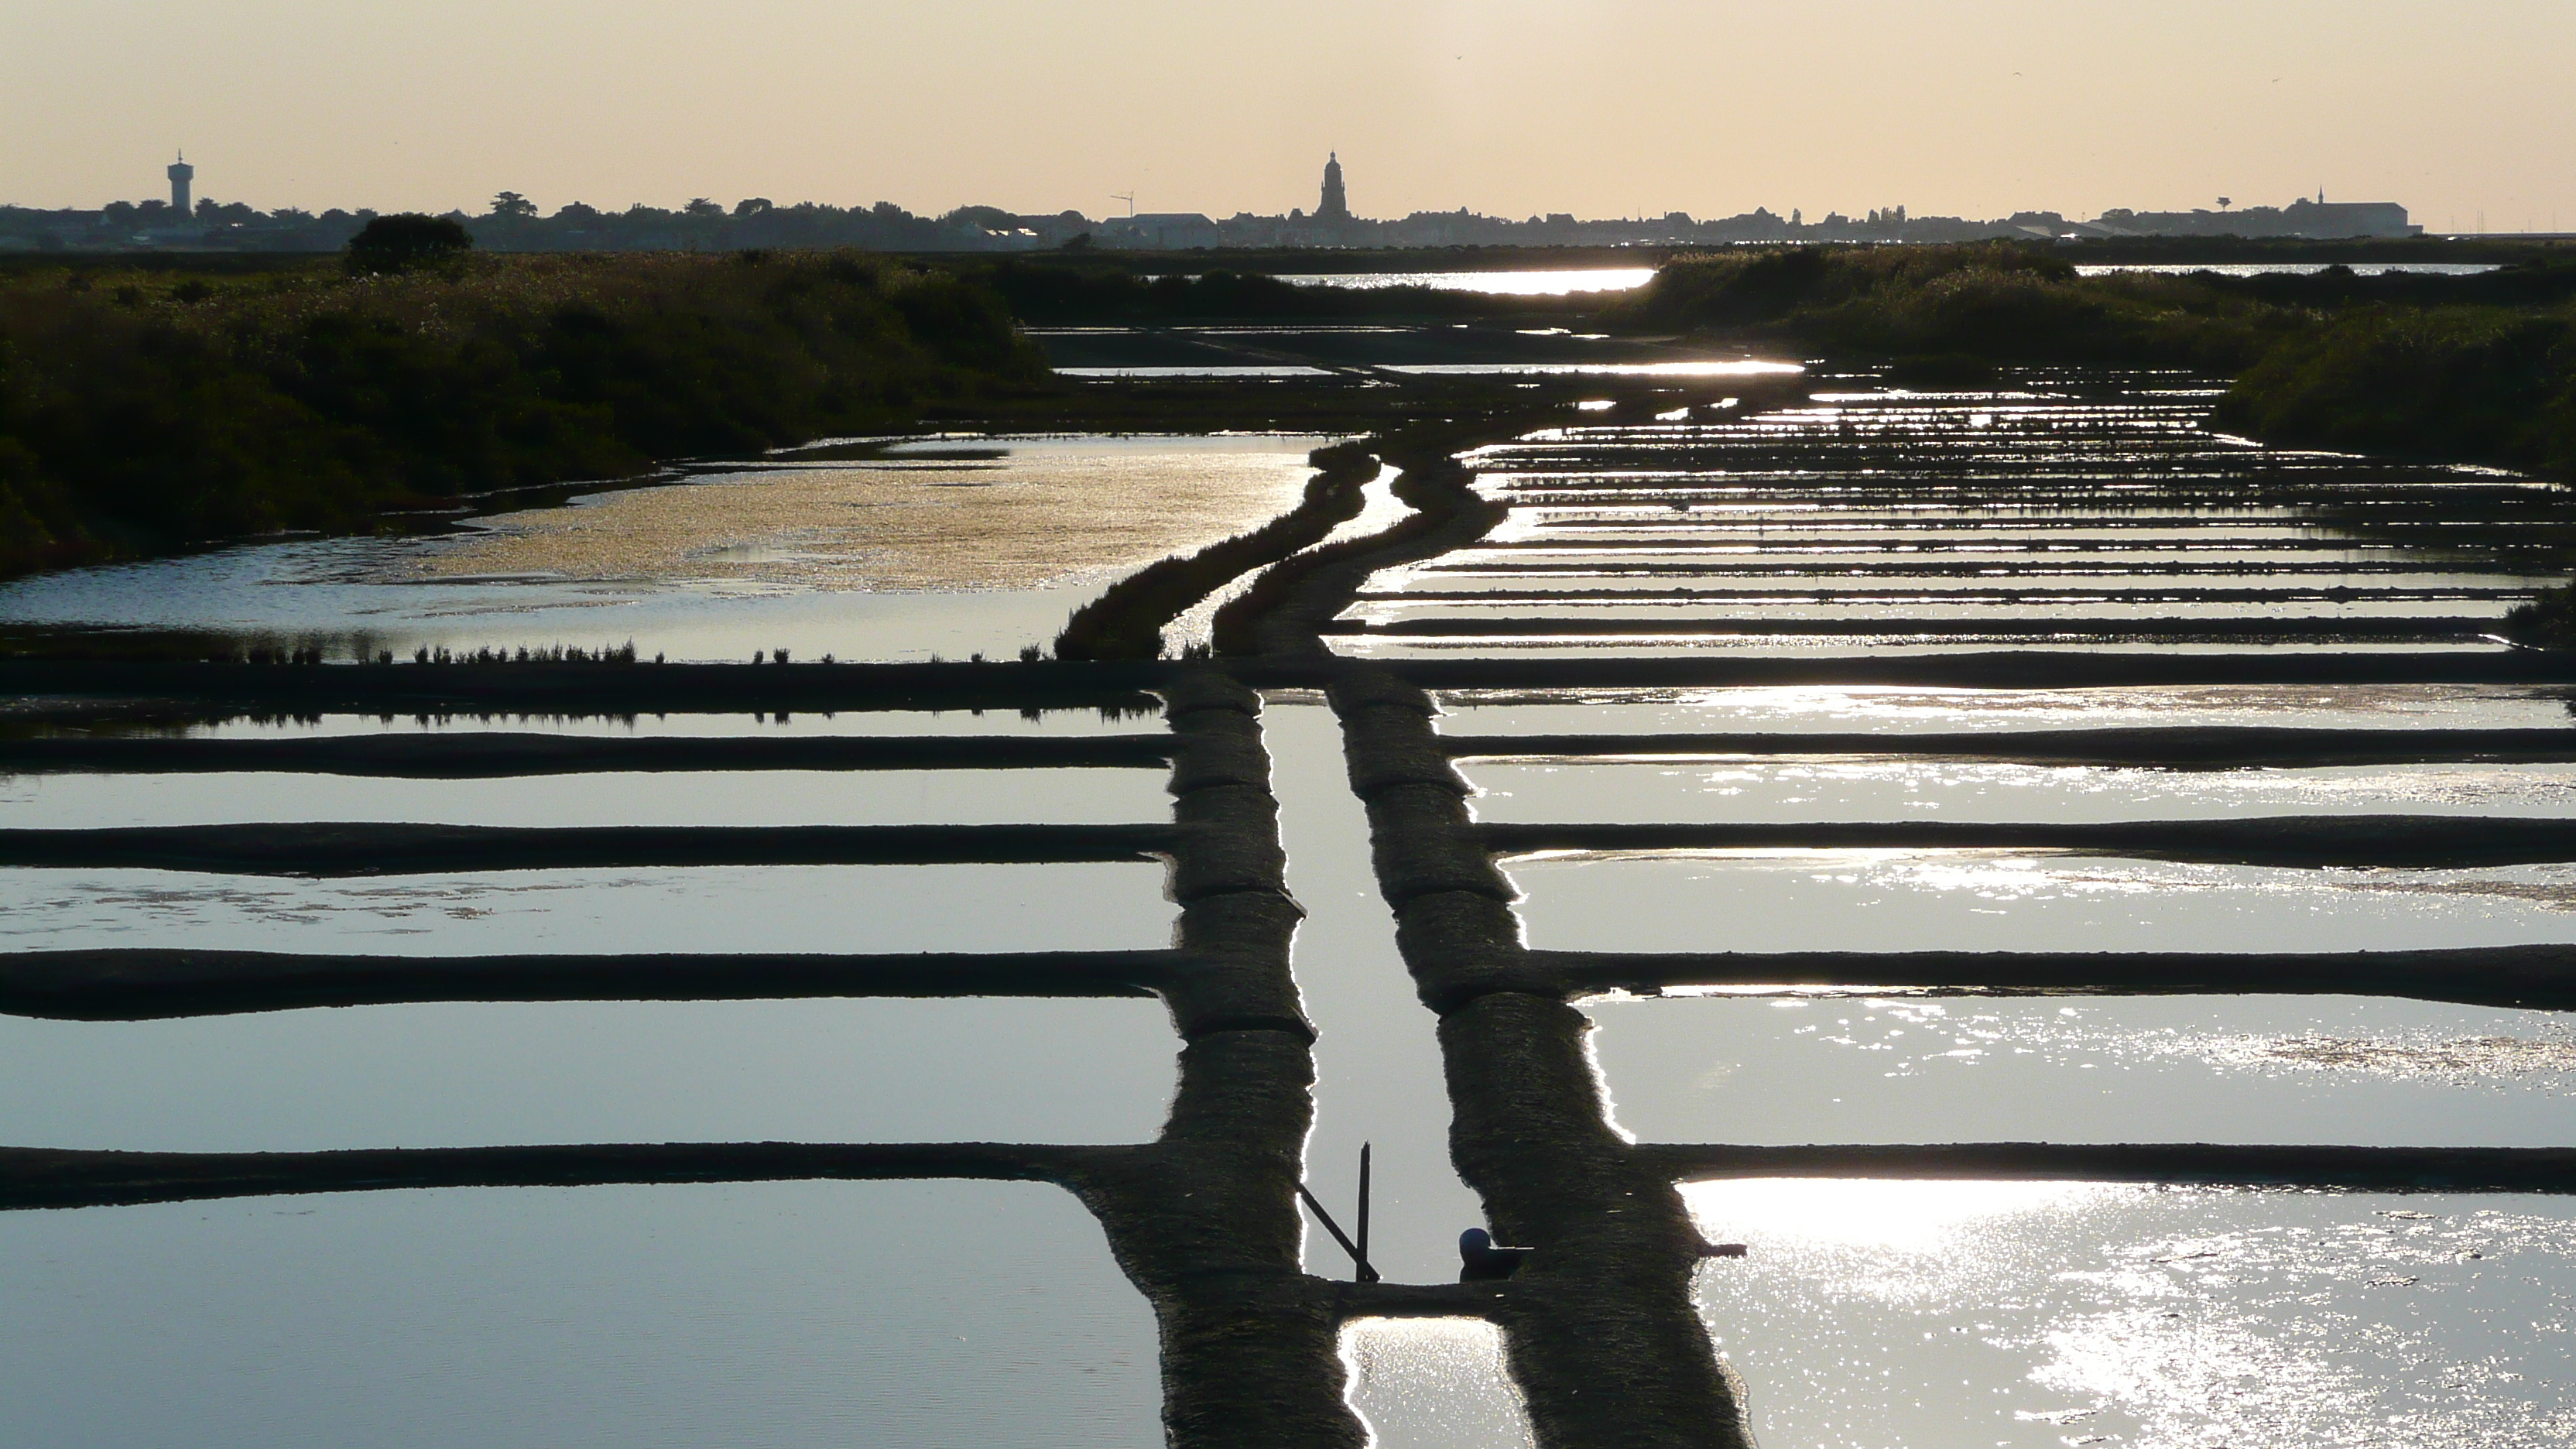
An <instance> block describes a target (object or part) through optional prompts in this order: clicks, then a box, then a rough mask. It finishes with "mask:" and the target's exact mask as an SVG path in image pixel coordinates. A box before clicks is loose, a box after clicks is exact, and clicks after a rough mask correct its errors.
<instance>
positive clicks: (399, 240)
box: [343, 212, 474, 277]
mask: <svg viewBox="0 0 2576 1449" xmlns="http://www.w3.org/2000/svg"><path fill="white" fill-rule="evenodd" d="M472 250H474V234H473V233H472V232H469V231H467V230H466V229H465V224H464V223H463V222H460V221H457V220H455V219H454V218H452V217H444V216H422V215H420V214H419V213H417V212H405V213H403V214H401V215H399V216H380V217H377V218H375V219H374V220H372V221H370V222H368V223H367V224H366V225H365V226H362V227H360V228H358V234H357V235H356V236H353V237H351V238H349V246H348V250H347V251H346V252H345V253H344V254H343V260H344V262H345V263H346V265H347V266H348V268H349V270H350V271H351V272H353V273H355V274H357V275H359V276H366V277H382V276H391V275H394V274H395V273H398V272H417V271H423V270H437V269H440V268H444V267H452V266H454V265H456V264H457V263H459V262H461V261H463V260H464V259H465V254H466V253H467V252H470V251H472Z"/></svg>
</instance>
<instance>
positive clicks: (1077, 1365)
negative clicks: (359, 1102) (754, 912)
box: [0, 1182, 1163, 1449]
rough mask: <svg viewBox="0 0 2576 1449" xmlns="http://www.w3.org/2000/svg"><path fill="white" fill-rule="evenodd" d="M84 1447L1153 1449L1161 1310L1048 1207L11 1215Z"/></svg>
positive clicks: (18, 1337)
mask: <svg viewBox="0 0 2576 1449" xmlns="http://www.w3.org/2000/svg"><path fill="white" fill-rule="evenodd" d="M0 1262H5V1263H7V1264H8V1265H9V1266H8V1270H7V1271H6V1272H5V1273H0V1401H5V1402H6V1403H7V1404H8V1406H9V1407H8V1413H7V1418H8V1423H9V1426H10V1429H9V1433H8V1435H7V1437H8V1438H9V1439H10V1440H11V1441H12V1442H14V1443H21V1444H27V1445H45V1446H61V1449H93V1446H94V1449H130V1446H138V1445H188V1446H192V1449H344V1446H349V1445H357V1444H365V1445H384V1446H398V1449H608V1446H619V1449H630V1446H640V1449H703V1446H706V1445H712V1444H728V1445H759V1446H763V1449H846V1446H849V1445H851V1444H869V1445H884V1446H888V1449H954V1446H957V1445H968V1444H971V1445H979V1446H982V1445H991V1446H996V1449H1060V1446H1063V1445H1067V1444H1080V1445H1084V1446H1099V1449H1152V1446H1158V1445H1160V1444H1161V1443H1162V1442H1163V1437H1162V1426H1161V1422H1160V1419H1161V1414H1160V1400H1161V1391H1160V1390H1161V1386H1160V1382H1159V1375H1158V1372H1157V1368H1156V1346H1155V1335H1154V1321H1153V1315H1152V1312H1151V1311H1150V1310H1149V1309H1148V1307H1147V1306H1146V1303H1145V1300H1144V1298H1143V1297H1142V1296H1141V1295H1139V1294H1138V1293H1137V1292H1136V1290H1135V1289H1134V1288H1133V1287H1131V1286H1129V1284H1128V1283H1127V1281H1126V1280H1125V1279H1124V1278H1123V1277H1121V1276H1120V1275H1119V1272H1118V1270H1117V1268H1116V1266H1115V1265H1114V1264H1113V1263H1112V1261H1111V1259H1110V1256H1109V1252H1108V1248H1107V1245H1106V1243H1105V1242H1104V1241H1103V1239H1102V1236H1101V1232H1100V1229H1099V1227H1098V1226H1097V1225H1096V1224H1095V1223H1094V1222H1093V1221H1092V1220H1091V1217H1090V1215H1089V1214H1087V1213H1085V1212H1084V1211H1083V1210H1082V1208H1081V1206H1080V1205H1079V1204H1077V1203H1076V1202H1075V1201H1074V1200H1073V1199H1072V1197H1070V1196H1069V1195H1067V1194H1065V1193H1063V1192H1062V1191H1059V1190H1058V1189H1055V1188H1052V1187H1044V1186H1038V1185H1034V1184H1021V1183H1011V1184H997V1183H946V1182H929V1183H913V1182H872V1183H756V1184H739V1185H720V1186H694V1185H682V1186H662V1187H585V1188H576V1189H533V1188H531V1189H441V1190H433V1191H417V1192H388V1193H355V1194H341V1195H326V1196H315V1197H281V1198H251V1199H246V1200H239V1201H220V1202H206V1203H174V1204H169V1205H166V1206H154V1207H131V1208H93V1209H84V1210H81V1211H76V1212H17V1213H0Z"/></svg>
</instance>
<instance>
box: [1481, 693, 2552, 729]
mask: <svg viewBox="0 0 2576 1449" xmlns="http://www.w3.org/2000/svg"><path fill="white" fill-rule="evenodd" d="M1444 698H1445V701H1446V706H1447V710H1448V713H1447V714H1445V715H1444V716H1442V718H1441V719H1440V720H1439V722H1438V724H1439V728H1440V731H1441V732H1442V733H1443V734H1450V735H1462V736H1473V735H1520V734H1578V733H1579V734H1657V733H1692V732H1701V733H1718V732H1725V731H1745V732H1758V733H1764V734H1815V733H1825V732H1831V733H1837V734H1839V733H1845V732H1850V733H1862V734H1874V733H1885V734H1923V733H1936V732H1937V733H1950V732H1954V731H1955V732H1960V733H1972V732H1978V731H1995V732H1999V733H2001V732H2009V731H2013V730H2056V729H2076V728H2098V729H2118V728H2134V727H2137V726H2140V725H2159V724H2181V723H2189V724H2195V725H2221V726H2229V725H2272V726H2287V727H2296V728H2306V729H2443V728H2448V729H2555V728H2569V727H2576V709H2571V700H2576V691H2571V690H2569V689H2567V688H2564V687H2558V686H2544V687H2536V688H2535V687H2531V686H2526V685H2325V686H2318V685H2295V686H2292V685H2240V684H2231V685H2207V686H2188V687H2179V688H2177V687H2162V688H2130V689H1992V690H1990V689H1916V688H1905V687H1885V686H1878V687H1872V686H1848V685H1829V686H1819V687H1788V688H1780V687H1762V688H1744V689H1622V690H1550V691H1513V690H1499V689H1497V690H1475V691H1463V692H1455V693H1451V694H1449V695H1447V696H1445V697H1444Z"/></svg>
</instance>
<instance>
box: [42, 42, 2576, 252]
mask: <svg viewBox="0 0 2576 1449" xmlns="http://www.w3.org/2000/svg"><path fill="white" fill-rule="evenodd" d="M2571 65H2576V0H2447V3H2414V0H2405V3H2401V0H2339V3H2322V0H2299V3H2290V0H2226V3H2189V0H2180V3H2177V0H2163V3H2143V0H2141V3H2120V4H2109V3H2095V0H2049V3H2022V0H1992V3H1972V0H1956V3H1950V0H1906V3H1895V0H1836V3H1830V4H1813V3H1805V4H1801V3H1788V0H1780V3H1740V0H1587V3H1573V0H1271V3H1266V4H1247V3H1235V0H1188V3H1181V0H903V3H895V0H830V3H824V0H725V3H711V0H693V3H672V0H620V3H616V4H607V3H576V0H507V3H496V0H441V3H438V4H424V3H385V0H185V3H182V0H0V201H12V202H17V203H20V204H23V205H37V206H96V205H99V204H101V203H104V202H106V201H110V200H114V199H118V198H125V199H141V198H144V197H148V196H154V195H159V194H162V193H163V191H164V190H165V186H164V183H163V182H162V180H161V168H162V167H163V166H164V165H165V164H167V163H168V161H169V159H170V151H171V149H172V147H173V146H175V145H179V144H185V145H186V147H187V148H188V157H189V159H190V160H191V161H193V162H195V163H196V164H197V167H198V175H197V191H198V194H199V195H201V196H213V197H216V198H218V199H220V200H227V201H247V202H249V203H251V204H252V205H254V206H258V207H261V208H263V209H265V208H271V207H276V206H281V205H301V206H306V207H311V208H314V209H317V210H318V209H320V208H323V207H328V206H343V207H352V208H354V207H360V206H369V207H375V208H377V209H379V210H391V209H397V208H405V209H410V208H418V209H431V210H444V209H446V208H449V207H456V206H461V207H465V208H466V209H468V210H475V211H479V210H482V209H483V208H484V207H485V206H486V205H488V203H489V200H490V197H491V195H492V193H493V192H495V191H498V190H501V189H503V188H508V189H511V190H515V191H520V192H524V193H526V194H527V195H528V196H529V197H531V198H532V199H534V200H535V201H537V202H538V203H539V204H540V205H541V206H542V207H544V208H545V209H546V210H548V211H552V210H553V209H554V208H556V207H558V206H560V205H562V204H564V203H565V202H569V201H586V202H589V203H591V204H592V205H594V206H601V207H623V206H626V205H628V204H630V203H633V202H637V201H645V202H650V203H653V204H655V205H662V206H671V205H677V204H679V203H681V202H684V201H686V200H688V199H689V198H690V197H692V196H711V197H714V198H715V199H717V200H719V201H722V202H725V203H727V204H728V205H730V204H731V203H732V202H733V201H734V200H736V199H738V198H740V197H744V196H752V195H759V196H767V197H770V198H772V199H774V200H777V201H780V202H789V201H802V200H814V201H829V202H834V203H839V204H844V205H847V204H852V203H859V204H864V203H868V202H873V201H877V200H880V199H882V200H890V201H894V202H897V203H899V204H901V205H903V206H906V207H909V208H911V209H913V210H915V211H922V212H937V211H942V210H945V209H947V208H949V207H951V206H956V205H959V204H962V203H968V202H978V203H986V204H991V205H998V206H1006V207H1011V208H1014V209H1018V210H1023V211H1054V210H1060V209H1062V208H1065V207H1074V208H1078V209H1080V210H1082V211H1084V212H1086V213H1088V214H1090V215H1093V216H1100V215H1104V214H1107V213H1109V212H1112V211H1115V210H1119V209H1123V204H1122V203H1119V202H1115V201H1112V200H1111V199H1110V196H1111V193H1113V192H1122V191H1128V190H1131V189H1132V190H1134V191H1136V192H1137V193H1138V196H1137V204H1138V206H1139V207H1140V208H1141V209H1144V210H1148V211H1165V210H1177V211H1205V212H1209V213H1211V214H1215V215H1225V214H1228V213H1231V212H1234V211H1237V210H1250V211H1258V212H1278V211H1284V210H1286V209H1287V208H1288V207H1290V206H1305V207H1310V208H1311V207H1312V206H1313V205H1314V204H1315V191H1316V181H1317V176H1318V173H1319V171H1320V168H1321V166H1322V164H1323V160H1324V154H1325V152H1326V151H1328V150H1338V151H1340V153H1341V156H1342V161H1343V164H1344V165H1345V166H1346V167H1347V168H1348V170H1349V173H1350V196H1351V205H1352V208H1353V209H1354V210H1355V211H1358V212H1360V213H1361V214H1363V215H1371V216H1391V215H1400V214H1402V213H1404V212H1407V211H1411V210H1417V209H1422V210H1446V209H1451V208H1455V207H1459V206H1467V207H1472V208H1474V209H1475V210H1478V211H1482V212H1489V213H1495V214H1501V215H1510V216H1526V215H1529V214H1531V213H1533V212H1539V211H1573V212H1575V213H1578V214H1580V215H1585V216H1622V215H1631V214H1635V213H1638V212H1641V211H1643V212H1649V213H1655V214H1661V213H1663V212H1666V211H1674V210H1681V211H1688V212H1691V213H1693V214H1695V215H1700V216H1712V215H1728V214H1732V213H1734V212H1738V211H1743V210H1748V209H1750V208H1752V207H1755V206H1769V207H1771V208H1773V209H1774V210H1776V211H1780V212H1783V213H1786V212H1787V211H1788V210H1789V208H1791V207H1803V208H1805V210H1806V211H1807V213H1808V215H1809V216H1811V217H1812V216H1816V215H1821V214H1822V213H1824V212H1825V211H1828V210H1834V209H1839V210H1842V211H1845V212H1853V213H1857V212H1860V211H1864V210H1867V209H1868V208H1871V207H1878V206H1895V205H1900V204H1901V205H1904V206H1906V207H1908V208H1909V209H1911V210H1912V211H1913V212H1915V213H1917V214H1959V215H1968V216H1976V217H1984V216H1993V215H2000V214H2003V213H2005V212H2007V211H2011V210H2014V209H2017V208H2023V207H2031V208H2047V209H2055V210H2060V211H2064V212H2066V213H2068V214H2069V215H2080V216H2089V215H2092V214H2093V213H2095V212H2097V211H2099V210H2100V209H2102V208H2104V207H2109V206H2135V207H2141V208H2146V207H2156V208H2168V207H2170V208H2184V207H2191V206H2207V205H2211V204H2213V202H2214V201H2215V198H2217V197H2219V196H2222V195H2224V196H2230V197H2233V198H2234V199H2235V200H2236V202H2237V203H2238V204H2239V205H2244V204H2249V203H2255V202H2264V203H2272V204H2278V203H2281V202H2286V201H2288V200H2289V199H2290V198H2291V197H2293V196H2295V195H2300V194H2311V195H2312V194H2314V193H2315V191H2316V190H2317V189H2318V188H2319V187H2320V186H2322V187H2323V188H2324V189H2325V191H2326V194H2327V196H2328V198H2329V199H2332V200H2395V201H2402V202H2404V203H2406V204H2407V205H2408V206H2410V207H2412V208H2413V209H2414V211H2415V219H2416V220H2417V221H2419V222H2422V223H2425V224H2427V225H2429V226H2431V227H2432V228H2434V229H2436V230H2440V229H2447V228H2448V227H2450V226H2451V225H2453V224H2456V225H2457V226H2458V227H2460V228H2462V229H2466V228H2469V227H2470V226H2472V225H2473V224H2474V221H2475V218H2476V216H2477V213H2479V212H2480V211H2481V210H2483V211H2484V213H2485V215H2486V223H2487V225H2488V227H2489V228H2490V229H2492V230H2499V231H2501V230H2519V229H2522V228H2524V227H2525V226H2536V227H2542V228H2548V227H2552V226H2553V225H2565V226H2569V227H2576V84H2571V83H2570V82H2569V79H2568V77H2569V74H2570V67H2571ZM2553 217H2554V218H2555V221H2553Z"/></svg>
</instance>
